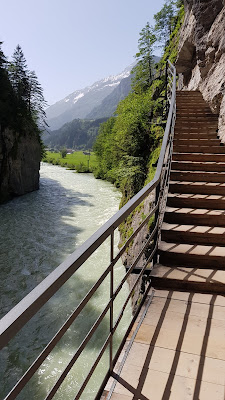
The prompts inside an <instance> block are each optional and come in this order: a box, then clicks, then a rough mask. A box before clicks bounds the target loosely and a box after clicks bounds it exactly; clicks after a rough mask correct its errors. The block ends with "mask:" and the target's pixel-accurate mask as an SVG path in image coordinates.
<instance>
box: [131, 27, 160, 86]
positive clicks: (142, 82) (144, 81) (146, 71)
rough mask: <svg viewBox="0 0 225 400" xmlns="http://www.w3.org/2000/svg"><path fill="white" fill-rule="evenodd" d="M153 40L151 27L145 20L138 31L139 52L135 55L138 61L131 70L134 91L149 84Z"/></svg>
mask: <svg viewBox="0 0 225 400" xmlns="http://www.w3.org/2000/svg"><path fill="white" fill-rule="evenodd" d="M155 42H156V36H155V34H154V30H153V27H152V26H150V25H149V22H147V24H146V26H145V27H144V28H143V29H142V31H141V32H140V38H139V40H138V49H139V52H138V53H137V54H136V55H135V57H136V59H137V60H138V63H137V65H136V66H135V67H134V68H133V70H132V73H133V74H134V79H133V88H134V90H135V91H145V90H146V89H148V88H149V87H150V86H151V83H152V75H153V64H154V60H153V49H154V44H155Z"/></svg>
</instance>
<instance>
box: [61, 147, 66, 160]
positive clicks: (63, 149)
mask: <svg viewBox="0 0 225 400" xmlns="http://www.w3.org/2000/svg"><path fill="white" fill-rule="evenodd" d="M60 154H61V157H62V158H65V157H66V155H67V150H66V148H65V147H63V148H62V149H61V150H60Z"/></svg>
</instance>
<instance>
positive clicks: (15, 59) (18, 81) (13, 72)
mask: <svg viewBox="0 0 225 400" xmlns="http://www.w3.org/2000/svg"><path fill="white" fill-rule="evenodd" d="M8 70H9V78H10V81H11V84H12V87H13V89H14V91H15V93H16V95H17V98H18V101H19V104H20V106H24V105H26V104H27V98H28V92H29V81H28V69H27V64H26V59H25V57H24V54H23V51H22V49H21V47H20V45H17V47H16V50H15V51H14V53H13V56H12V61H11V62H10V63H9V69H8Z"/></svg>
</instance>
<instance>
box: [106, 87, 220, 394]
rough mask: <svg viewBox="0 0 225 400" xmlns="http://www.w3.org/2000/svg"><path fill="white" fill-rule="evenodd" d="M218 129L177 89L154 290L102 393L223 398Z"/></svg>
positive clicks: (199, 101) (197, 99) (197, 97)
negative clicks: (173, 133)
mask: <svg viewBox="0 0 225 400" xmlns="http://www.w3.org/2000/svg"><path fill="white" fill-rule="evenodd" d="M217 127H218V117H217V116H215V115H213V114H212V113H211V110H210V109H209V107H208V105H207V104H206V103H205V101H204V100H203V98H202V95H201V94H200V92H178V93H177V119H176V125H175V137H174V151H173V157H172V167H171V175H170V185H169V195H168V201H167V208H166V212H165V215H164V222H163V226H162V231H161V243H160V244H159V263H158V264H156V265H155V266H154V269H153V271H152V273H151V283H152V286H153V288H155V289H156V291H155V293H154V296H153V298H152V301H151V304H150V305H148V307H146V315H143V317H141V315H140V316H139V319H140V318H141V320H140V322H141V323H140V324H138V322H137V324H138V325H137V324H136V325H135V327H134V330H133V332H132V333H131V335H130V336H129V340H127V343H126V346H125V348H124V351H123V354H122V355H121V358H120V360H119V362H118V365H117V366H116V369H115V371H114V375H113V377H114V378H116V380H115V381H113V379H112V378H111V379H110V381H109V382H108V385H107V386H106V388H105V392H104V396H103V399H107V400H110V399H112V400H129V399H133V400H192V399H194V400H224V399H225V211H224V210H225V146H222V144H221V143H220V140H219V139H218V138H217ZM203 293H205V294H203ZM206 293H207V294H206ZM150 299H151V298H150ZM142 312H144V308H143V309H142ZM135 330H136V331H135ZM132 334H133V335H134V336H133V337H132ZM125 359H126V360H125ZM113 382H114V383H113ZM115 382H116V385H115ZM112 385H113V386H112ZM111 388H112V389H111Z"/></svg>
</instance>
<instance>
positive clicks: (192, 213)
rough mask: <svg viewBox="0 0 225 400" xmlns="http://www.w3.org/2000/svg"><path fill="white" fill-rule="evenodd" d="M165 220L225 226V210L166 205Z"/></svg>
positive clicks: (173, 222) (172, 222) (174, 222)
mask: <svg viewBox="0 0 225 400" xmlns="http://www.w3.org/2000/svg"><path fill="white" fill-rule="evenodd" d="M164 222H167V223H170V224H181V225H205V226H213V227H215V226H218V227H225V211H224V210H215V209H207V208H197V205H196V206H195V207H193V208H187V207H166V210H165V214H164Z"/></svg>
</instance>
